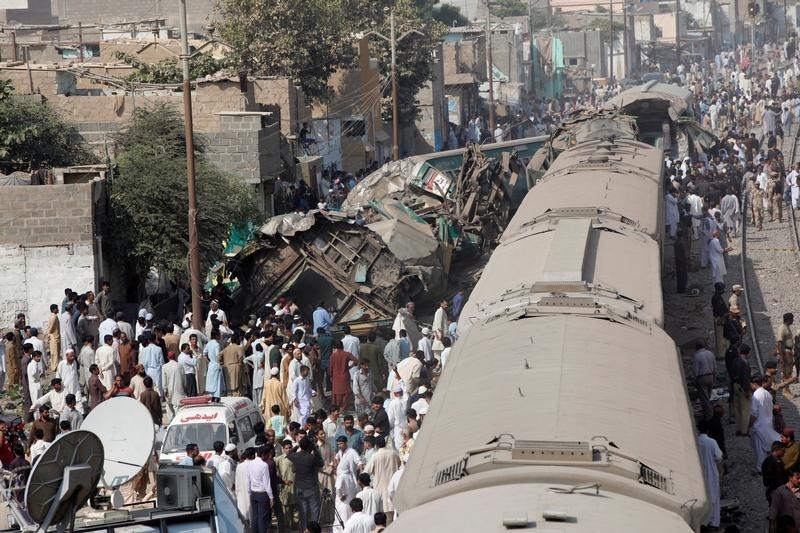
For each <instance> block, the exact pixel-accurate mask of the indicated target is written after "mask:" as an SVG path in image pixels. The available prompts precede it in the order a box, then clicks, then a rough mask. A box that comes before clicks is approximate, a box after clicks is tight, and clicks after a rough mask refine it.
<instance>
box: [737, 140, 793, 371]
mask: <svg viewBox="0 0 800 533" xmlns="http://www.w3.org/2000/svg"><path fill="white" fill-rule="evenodd" d="M789 143H790V148H789V153H788V157H787V158H786V159H785V160H786V161H789V163H790V165H793V164H794V163H796V162H797V161H798V158H800V149H798V146H800V127H798V128H797V129H796V130H795V132H794V134H793V135H792V137H791V140H790V141H789ZM786 144H787V143H786V142H784V145H783V150H784V154H785V153H786V148H787V146H786ZM745 185H746V184H745V183H744V182H742V191H743V192H742V202H741V204H742V208H741V211H742V236H741V251H740V261H739V265H740V269H741V273H740V274H741V280H742V286H743V287H744V293H745V298H744V301H745V305H744V311H745V316H746V319H747V323H748V326H749V327H748V332H749V335H750V338H751V341H752V347H753V354H754V356H755V357H754V361H753V363H755V365H754V366H755V368H756V369H757V370H758V371H759V372H761V373H763V372H764V363H765V362H766V361H767V360H768V358H769V356H770V353H769V352H767V349H765V344H766V345H767V348H771V345H770V341H769V340H766V339H765V337H766V338H769V339H771V338H772V335H773V332H771V331H770V332H769V333H767V332H764V331H761V330H763V327H764V326H763V322H764V321H763V320H756V318H757V317H758V315H767V318H768V315H769V309H768V308H767V303H766V302H763V303H764V305H763V307H764V309H763V310H762V311H759V312H756V311H755V310H754V309H753V308H754V305H753V302H754V301H755V300H756V299H761V300H763V295H760V297H759V298H755V297H754V287H755V286H761V282H760V280H758V279H757V276H756V274H755V271H756V270H757V266H756V264H758V263H760V262H761V261H763V258H764V256H772V257H773V258H772V261H771V262H772V264H776V263H777V264H785V265H787V268H786V271H787V272H786V274H785V275H786V276H791V277H795V278H796V277H798V276H799V275H800V229H798V221H797V219H798V218H800V214H798V213H796V212H795V210H794V209H793V208H792V206H791V202H790V203H789V206H788V207H787V210H786V211H787V219H788V225H787V229H788V231H789V240H790V241H791V248H790V249H789V248H786V247H785V246H782V245H781V243H778V244H777V245H776V244H772V245H771V246H770V245H769V244H767V243H764V241H765V240H767V241H768V240H769V239H764V238H761V239H760V240H761V241H762V242H760V243H754V242H753V240H754V239H755V238H754V237H752V230H753V227H752V226H751V227H748V224H747V221H748V216H747V214H748V207H749V206H748V198H747V194H746V193H745V192H744V191H745ZM765 214H766V213H765ZM765 228H766V229H767V231H769V230H770V228H769V225H767V224H766V223H765ZM784 235H785V233H784ZM748 236H749V237H748ZM748 240H750V244H756V245H758V246H760V248H759V255H761V256H762V257H761V258H759V259H755V260H753V258H752V257H749V256H748ZM762 243H763V244H762ZM765 244H766V246H765ZM787 251H789V252H791V253H792V255H793V256H794V257H793V259H794V260H793V261H786V259H785V257H786V256H785V255H783V254H785V253H786V252H787ZM778 255H782V256H783V259H781V258H778ZM789 263H794V266H795V268H794V269H792V268H789ZM762 290H763V287H762ZM780 303H782V304H784V302H780ZM785 305H786V310H787V311H788V310H790V308H791V302H788V301H787V302H785ZM794 309H797V308H794ZM759 322H761V324H759Z"/></svg>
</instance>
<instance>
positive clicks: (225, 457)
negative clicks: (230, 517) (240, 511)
mask: <svg viewBox="0 0 800 533" xmlns="http://www.w3.org/2000/svg"><path fill="white" fill-rule="evenodd" d="M235 455H236V445H235V444H233V443H231V442H229V443H228V444H226V445H225V453H224V454H222V455H221V456H220V458H219V462H218V463H217V473H218V474H219V477H221V478H222V481H223V483H225V487H227V489H228V492H230V493H231V495H232V496H234V497H235V496H236V495H235V494H234V492H233V483H234V481H235V475H236V461H235V459H234V456H235Z"/></svg>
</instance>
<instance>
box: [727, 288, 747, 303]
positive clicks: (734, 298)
mask: <svg viewBox="0 0 800 533" xmlns="http://www.w3.org/2000/svg"><path fill="white" fill-rule="evenodd" d="M743 293H744V287H742V286H741V285H739V284H738V283H735V284H734V285H733V287H731V297H730V298H728V307H729V308H730V309H734V308H735V309H741V307H740V306H739V305H740V304H739V299H740V297H741V296H742V294H743Z"/></svg>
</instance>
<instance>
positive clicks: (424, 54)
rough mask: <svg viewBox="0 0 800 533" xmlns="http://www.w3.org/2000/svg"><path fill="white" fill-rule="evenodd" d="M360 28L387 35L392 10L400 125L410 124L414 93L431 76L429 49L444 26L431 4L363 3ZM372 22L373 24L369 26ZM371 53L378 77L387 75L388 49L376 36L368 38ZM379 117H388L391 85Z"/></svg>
mask: <svg viewBox="0 0 800 533" xmlns="http://www.w3.org/2000/svg"><path fill="white" fill-rule="evenodd" d="M362 5H363V8H362V12H361V17H360V18H361V20H362V21H363V22H362V23H361V26H362V27H371V28H372V29H373V30H374V31H375V32H377V33H380V34H381V35H384V36H386V37H389V36H390V35H391V28H390V20H389V16H388V12H389V9H390V8H391V7H394V14H395V34H396V36H397V38H400V37H401V36H403V35H404V34H406V33H408V35H407V36H406V37H405V38H403V39H402V40H401V41H399V42H398V43H397V51H396V61H397V87H398V89H397V92H398V107H399V111H400V126H408V125H410V124H413V123H414V121H415V120H416V119H417V117H418V116H419V107H418V102H417V100H416V96H417V92H419V90H420V89H421V88H422V87H424V86H425V85H426V84H427V83H428V81H429V80H430V79H431V76H432V65H433V61H432V59H431V55H432V54H433V50H434V48H435V47H436V46H438V45H439V43H440V42H441V40H442V37H444V35H445V34H446V33H447V28H448V26H447V25H446V24H443V23H442V22H439V21H438V20H436V19H435V18H433V16H432V12H433V9H432V7H431V6H432V4H429V3H428V2H426V1H421V0H416V1H415V0H372V1H370V0H363V2H362ZM373 22H374V24H373ZM370 49H371V53H372V54H373V55H374V57H376V58H377V59H378V64H379V65H380V69H381V74H382V75H383V76H384V77H385V78H386V79H387V80H389V78H390V76H391V46H390V44H389V43H388V42H387V41H386V40H385V39H382V38H380V37H378V36H376V35H371V36H370ZM383 116H384V119H385V120H391V118H392V101H391V86H390V85H389V86H387V88H386V92H385V94H384V99H383Z"/></svg>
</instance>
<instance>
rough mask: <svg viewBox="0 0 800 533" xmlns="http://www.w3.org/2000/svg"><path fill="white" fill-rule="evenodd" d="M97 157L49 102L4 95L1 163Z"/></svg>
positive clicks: (45, 163)
mask: <svg viewBox="0 0 800 533" xmlns="http://www.w3.org/2000/svg"><path fill="white" fill-rule="evenodd" d="M96 161H97V158H96V157H95V156H94V155H93V154H92V153H91V152H90V151H89V150H88V148H87V147H86V145H85V144H84V143H83V141H82V140H81V139H80V137H79V135H78V131H77V130H76V129H75V127H74V126H72V125H71V124H69V123H67V122H66V121H65V120H64V119H63V118H61V115H59V114H58V112H57V111H56V110H54V109H53V108H52V107H50V106H49V105H47V104H44V103H39V102H36V101H34V100H32V99H27V98H8V97H4V98H2V99H0V163H3V166H4V169H5V170H7V171H15V170H20V171H25V172H27V171H30V170H33V169H36V168H41V167H54V166H70V165H82V164H89V163H94V162H96Z"/></svg>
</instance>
